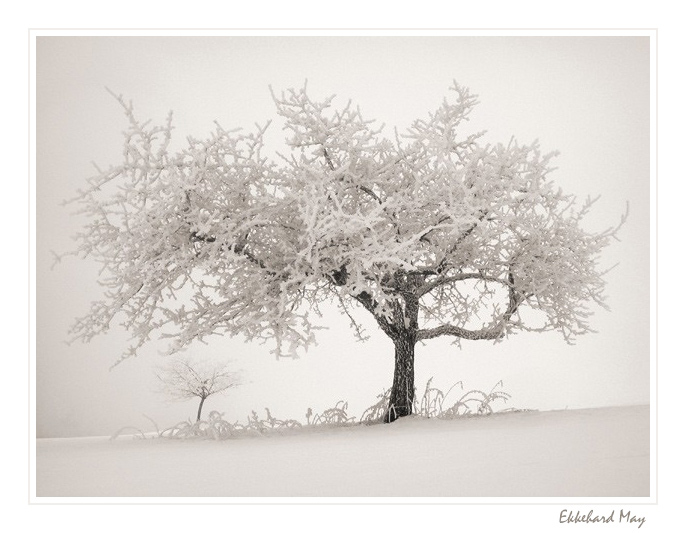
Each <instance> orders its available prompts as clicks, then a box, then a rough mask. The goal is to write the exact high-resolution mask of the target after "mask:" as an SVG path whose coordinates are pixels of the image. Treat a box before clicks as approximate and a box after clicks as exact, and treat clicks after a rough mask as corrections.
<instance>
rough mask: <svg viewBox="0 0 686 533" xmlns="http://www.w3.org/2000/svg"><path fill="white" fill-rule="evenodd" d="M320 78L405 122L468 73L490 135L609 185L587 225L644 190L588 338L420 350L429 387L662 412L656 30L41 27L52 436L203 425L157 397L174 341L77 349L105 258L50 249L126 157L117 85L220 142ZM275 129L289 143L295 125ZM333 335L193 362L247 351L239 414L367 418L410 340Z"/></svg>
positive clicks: (40, 129)
mask: <svg viewBox="0 0 686 533" xmlns="http://www.w3.org/2000/svg"><path fill="white" fill-rule="evenodd" d="M305 78H307V79H308V80H309V89H310V92H311V93H312V94H313V95H315V96H319V97H325V96H328V95H329V94H332V93H336V94H338V95H339V98H338V100H337V101H338V102H339V103H341V104H343V103H345V102H346V101H347V100H348V99H349V98H350V99H352V100H353V101H354V102H355V103H357V104H359V105H360V107H361V109H362V112H363V114H364V116H365V117H367V118H376V119H377V120H379V122H382V123H385V124H386V132H387V134H388V135H392V128H393V127H395V126H397V127H398V128H400V129H401V130H402V128H403V127H405V126H407V125H409V123H410V122H411V121H412V120H413V119H414V118H419V117H423V116H425V115H426V113H427V112H428V111H430V110H433V109H434V108H435V107H437V106H438V105H439V104H440V101H441V100H442V98H443V97H444V96H446V95H447V87H448V86H449V85H450V84H451V81H452V79H456V80H457V81H458V82H459V83H461V84H464V85H467V86H469V87H470V88H471V90H472V91H473V92H475V93H477V94H479V95H480V101H481V104H480V106H479V107H478V108H477V110H476V111H475V112H474V114H473V118H472V121H473V123H474V127H475V128H476V129H487V130H488V131H489V133H488V136H487V140H489V141H496V142H497V141H502V142H507V141H508V140H509V138H510V137H511V136H512V135H515V137H516V138H517V139H518V140H519V141H520V142H530V141H532V140H534V139H539V140H540V141H541V146H542V149H543V151H545V152H547V151H553V150H560V152H561V155H560V156H559V157H558V158H557V159H556V166H558V167H559V168H558V170H557V171H556V172H554V173H553V174H552V178H553V179H554V180H555V182H556V183H557V184H558V185H560V186H561V187H562V188H563V190H565V191H566V192H568V193H573V194H577V195H579V196H580V197H581V198H584V197H585V196H586V195H590V196H596V195H599V194H600V195H601V196H602V197H601V200H600V201H599V202H598V204H597V205H596V209H595V210H594V212H593V213H592V215H591V216H589V218H588V219H587V227H588V228H589V229H592V230H601V229H604V228H605V227H607V226H608V225H612V224H614V223H616V222H617V221H618V219H619V217H620V215H621V213H622V212H623V210H624V208H625V204H626V202H627V201H628V202H629V203H630V217H629V220H628V222H627V224H626V225H625V227H624V228H623V230H622V233H621V241H620V242H616V243H613V244H612V246H611V247H610V248H608V249H607V250H606V253H605V255H604V257H603V264H604V265H605V266H611V265H613V264H615V263H619V266H618V267H617V268H615V269H614V270H613V271H612V272H610V273H609V274H608V276H607V281H608V289H607V294H608V303H609V304H610V306H611V307H612V309H613V311H612V312H611V313H607V312H605V311H603V310H600V309H599V310H598V312H597V313H596V315H595V316H594V317H593V320H592V323H593V326H594V327H595V328H596V329H597V330H598V333H596V334H593V335H588V336H585V337H581V338H579V339H578V341H577V344H576V345H575V346H569V345H567V344H565V343H564V341H563V340H562V337H561V336H560V335H557V334H545V335H536V334H520V335H518V336H516V337H513V338H510V339H508V340H507V341H505V342H503V343H499V344H497V345H493V344H491V343H489V342H484V341H481V342H471V343H470V342H464V343H463V346H462V349H461V350H460V349H458V348H456V347H454V346H451V345H450V342H449V340H448V339H435V340H433V341H431V342H429V343H427V344H426V345H425V346H418V348H417V362H416V367H417V387H418V390H419V392H420V393H421V392H422V390H423V385H424V384H425V383H426V380H427V379H428V378H429V377H431V376H434V377H435V378H434V384H435V385H437V386H439V387H441V388H443V389H446V390H447V389H448V388H449V387H450V386H451V385H452V384H453V383H455V382H456V381H458V380H463V381H464V383H465V386H466V387H467V388H481V389H484V390H490V388H491V387H492V386H493V385H494V384H495V383H496V382H497V381H499V380H501V379H502V380H503V381H504V384H505V390H506V391H507V392H509V393H511V394H512V396H513V398H512V401H511V404H510V406H513V407H521V408H531V409H564V408H580V407H594V406H607V405H626V404H637V403H648V401H649V398H650V379H649V378H650V375H649V374H650V372H649V370H650V323H649V322H650V309H649V295H650V282H649V280H650V272H649V258H650V253H649V252H650V251H649V232H650V224H649V221H650V218H649V214H650V213H649V207H650V195H649V184H650V181H649V140H650V131H649V120H650V109H649V97H650V94H649V81H650V80H649V39H648V38H647V37H612V38H611V37H550V38H542V37H521V38H511V37H488V38H487V37H479V38H469V37H397V38H390V37H384V38H381V37H377V38H371V37H364V38H361V37H339V38H334V37H322V38H312V37H309V38H304V37H303V38H296V37H288V38H287V37H264V38H256V37H250V38H247V37H245V38H242V37H227V38H195V37H194V38H191V37H170V38H152V37H149V38H138V37H137V38H129V37H93V38H90V37H39V38H38V45H37V79H36V91H37V109H36V111H37V117H36V120H37V199H36V201H37V215H36V216H37V250H36V263H37V273H36V276H37V279H36V289H37V321H36V325H37V345H36V394H37V404H36V405H37V436H38V437H47V436H80V435H107V434H111V433H113V432H115V431H116V430H117V429H119V428H120V427H121V426H124V425H137V426H140V427H143V428H145V429H151V426H150V423H149V422H148V421H147V420H146V419H144V418H143V417H142V414H143V413H144V414H146V415H148V416H150V417H152V418H153V419H155V420H156V421H157V422H158V424H160V425H161V426H164V425H168V424H172V423H175V422H177V421H179V420H181V419H184V418H186V417H189V416H192V415H193V412H194V410H195V406H194V405H193V404H190V403H189V404H172V403H168V402H166V401H165V398H164V396H161V395H159V394H156V393H154V392H153V389H154V388H155V387H156V383H155V378H154V375H153V372H152V369H153V367H154V366H155V365H157V364H160V363H161V362H163V360H162V358H161V356H160V355H159V354H158V350H159V349H160V348H161V346H160V345H154V344H151V345H150V346H149V347H148V348H147V349H146V350H145V353H144V355H143V356H141V357H139V358H137V359H134V360H129V361H125V362H124V363H122V364H121V365H119V366H117V367H115V368H114V369H113V370H111V371H110V370H109V367H110V366H111V365H112V363H113V362H114V361H115V360H116V359H117V358H118V357H119V355H120V353H121V352H122V351H123V350H124V348H125V347H126V346H127V342H126V341H127V334H126V332H124V331H121V330H117V329H116V328H115V329H114V331H112V332H111V333H109V334H108V335H107V336H104V337H101V338H98V339H96V340H95V341H93V342H92V343H90V344H85V345H84V344H74V345H72V346H67V345H65V343H64V341H65V340H66V338H67V333H66V332H67V329H68V327H69V325H70V324H71V322H72V321H73V320H74V318H75V317H76V316H79V315H81V314H83V313H85V312H86V311H87V310H88V306H89V304H90V302H91V301H92V300H94V299H96V298H97V297H98V296H99V289H98V286H97V283H96V280H97V265H94V264H92V263H91V262H88V261H79V260H76V259H73V258H68V259H66V260H65V261H63V262H62V263H61V264H60V265H57V266H56V267H55V268H51V267H52V255H51V250H54V251H57V252H63V251H66V250H69V249H70V248H71V246H72V241H71V238H70V237H71V235H73V234H74V233H75V232H76V231H78V229H79V227H80V226H81V225H82V224H83V220H82V219H80V218H79V217H78V216H73V215H72V214H71V211H72V210H71V209H70V208H68V207H66V208H65V207H62V206H61V205H60V203H61V202H62V200H64V199H66V198H69V197H71V196H73V195H74V193H75V191H76V189H78V188H79V187H81V186H83V184H84V183H85V179H86V178H87V177H88V176H90V175H91V174H92V173H93V172H94V170H93V167H92V166H91V164H90V162H91V161H95V162H97V163H98V164H99V165H101V166H107V165H108V164H110V163H117V162H118V161H119V158H120V153H121V143H122V136H121V131H122V130H123V129H124V128H125V127H126V119H125V117H124V115H123V113H122V111H121V108H120V107H119V105H118V104H117V102H115V101H114V99H113V98H112V97H111V96H110V95H109V94H108V93H107V92H106V91H105V89H104V86H107V87H109V88H111V89H112V90H113V91H114V92H116V93H122V94H123V95H124V96H125V98H127V99H128V98H130V99H132V100H133V101H134V105H135V108H136V110H137V114H138V116H139V118H143V119H147V118H151V119H153V121H156V122H161V121H163V120H164V118H165V117H166V114H167V112H168V111H169V110H170V109H173V110H174V114H175V126H176V140H175V144H174V147H176V148H178V147H180V146H182V145H183V142H184V139H185V136H186V135H193V136H198V137H203V136H205V135H206V134H207V133H209V132H210V131H211V130H212V129H213V120H215V119H216V120H218V121H219V122H220V123H221V124H222V125H223V126H224V127H235V126H243V127H246V128H250V127H251V126H252V124H253V123H254V122H259V123H264V122H266V121H267V120H269V119H271V118H273V115H274V112H273V104H272V102H271V97H270V95H269V90H268V85H269V84H272V85H273V87H274V88H275V90H277V91H278V90H280V89H285V88H288V87H299V86H301V85H302V83H303V81H304V79H305ZM279 129H280V128H279V126H278V124H274V125H273V127H272V130H271V132H270V134H269V138H270V141H271V142H273V143H274V145H275V146H276V147H277V148H281V147H282V145H280V144H279V142H280V140H281V139H282V134H281V132H280V131H279ZM324 324H325V325H327V326H329V327H330V329H329V330H327V331H322V332H320V334H319V335H318V340H319V345H318V346H317V347H314V348H313V349H311V350H310V351H309V352H307V353H303V354H302V356H301V358H300V359H297V360H281V361H276V360H274V357H273V355H271V354H270V353H269V350H270V348H271V347H270V346H261V345H254V344H245V343H243V342H242V341H241V339H240V338H235V339H217V340H215V341H213V342H212V343H211V344H210V345H209V346H204V345H199V346H197V347H192V348H191V349H190V350H189V353H192V354H195V355H203V356H207V357H213V358H218V359H223V358H230V359H232V360H233V361H234V363H233V366H234V368H236V369H242V370H243V375H244V381H245V383H244V385H243V386H242V387H239V388H237V389H233V390H232V391H231V392H229V393H227V394H226V395H224V396H220V397H214V398H212V399H210V400H208V402H207V406H206V409H217V410H219V411H221V412H224V413H225V415H226V418H228V419H229V420H232V421H233V420H235V419H237V418H243V417H245V416H247V415H248V414H249V413H250V411H251V410H252V409H256V410H261V409H262V408H264V407H269V408H271V410H272V412H273V414H275V415H277V416H279V417H281V418H284V417H293V418H298V419H301V420H303V419H304V414H305V411H306V410H307V407H312V408H313V409H315V410H323V409H325V408H327V407H331V406H333V404H335V403H336V401H338V400H340V399H345V400H348V401H349V404H350V411H351V412H352V414H359V413H361V411H362V410H363V409H364V407H366V406H367V405H370V404H372V403H373V402H374V401H375V399H376V395H377V394H379V393H380V392H381V390H382V389H383V388H387V387H389V386H390V384H391V381H392V363H393V361H392V347H391V345H390V343H389V342H387V340H386V338H385V337H384V336H383V334H382V333H381V332H380V331H378V330H375V329H374V326H373V325H372V324H370V327H369V332H370V333H371V340H370V341H369V342H367V343H364V344H360V343H356V342H355V341H354V338H353V335H352V333H351V331H350V330H349V326H348V323H347V322H346V320H344V319H343V318H339V317H338V315H337V313H336V312H335V311H332V312H331V313H329V314H328V315H327V317H326V319H325V321H324Z"/></svg>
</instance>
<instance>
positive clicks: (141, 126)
mask: <svg viewBox="0 0 686 533" xmlns="http://www.w3.org/2000/svg"><path fill="white" fill-rule="evenodd" d="M451 90H452V97H451V99H445V100H444V101H443V103H442V105H441V106H440V107H439V108H438V109H437V110H436V111H435V112H433V113H429V114H428V116H427V117H426V118H424V119H419V120H416V121H415V122H414V123H413V124H412V125H411V126H410V127H409V128H408V129H407V131H406V132H405V133H404V134H399V133H397V132H396V133H395V135H394V136H393V137H392V138H390V139H389V138H386V137H384V136H383V135H382V131H381V129H375V128H374V126H373V121H368V120H365V119H363V118H362V115H361V114H360V111H359V109H357V108H356V107H354V106H352V105H351V104H350V103H348V104H347V105H345V106H343V107H340V108H338V109H336V108H334V107H333V105H332V101H333V97H331V98H327V99H325V100H323V101H316V100H313V99H312V98H311V97H310V96H309V94H308V92H307V85H305V87H303V88H302V89H299V90H293V89H291V90H288V91H286V92H284V93H281V94H280V95H278V94H274V93H272V96H273V100H274V102H275V104H276V112H277V114H278V115H279V117H281V118H280V120H281V121H282V122H283V123H284V129H285V130H287V131H288V132H289V138H288V139H287V146H288V152H287V153H286V154H279V155H278V157H276V156H275V157H274V158H270V157H267V156H266V155H265V151H266V150H265V148H264V134H265V131H266V128H267V126H265V127H259V126H258V127H257V129H256V131H254V132H252V133H243V132H241V131H240V130H238V131H235V130H234V131H228V130H225V129H223V128H222V127H221V126H219V125H218V124H217V126H216V130H215V131H214V133H213V134H212V135H211V136H209V138H207V139H205V140H197V139H192V138H189V139H188V145H187V146H186V147H185V148H184V149H182V150H180V151H178V152H176V153H170V150H169V143H170V140H171V133H172V125H171V124H172V123H171V114H170V116H169V118H168V120H167V122H166V123H165V124H164V125H162V126H150V125H148V124H147V123H141V122H139V121H138V120H137V118H136V117H135V116H134V113H133V107H132V105H131V104H130V103H127V102H125V101H124V100H123V99H122V98H121V97H117V98H118V99H119V102H120V103H121V104H122V106H123V107H124V110H125V113H126V115H127V116H128V121H129V129H128V131H127V132H126V133H125V143H124V160H123V162H122V163H121V164H119V165H117V166H113V167H111V168H109V169H108V170H101V171H100V170H99V171H98V174H97V175H96V176H94V177H93V178H92V179H91V180H90V184H89V187H88V188H87V189H85V190H83V191H81V192H80V194H79V196H78V198H77V201H78V202H79V203H80V204H81V207H82V210H83V212H84V213H85V214H86V215H87V216H88V217H89V219H90V220H89V223H88V224H87V226H86V227H85V229H84V231H83V232H81V233H80V234H79V235H78V236H77V241H78V247H77V251H76V253H78V254H83V255H85V256H91V257H93V258H94V259H95V260H97V261H98V262H100V263H101V264H102V267H103V270H102V271H103V275H102V278H101V283H102V285H103V286H104V287H105V289H106V292H105V294H104V298H103V299H102V300H101V301H98V302H96V303H94V304H93V306H92V308H91V311H90V313H89V314H88V315H87V316H85V317H84V318H82V319H80V320H79V321H77V322H76V324H75V326H74V328H73V331H72V333H73V334H74V337H75V338H82V339H84V340H89V339H90V338H92V337H93V336H94V335H96V334H99V333H101V332H102V331H104V330H107V328H108V327H109V325H110V323H111V322H112V320H113V319H114V318H115V317H116V316H118V315H119V316H121V317H123V325H124V327H126V328H127V329H129V330H130V331H131V332H132V334H133V338H134V341H135V342H134V343H133V345H132V346H131V347H130V348H129V350H128V351H127V352H126V354H125V356H126V355H132V354H135V353H136V351H137V350H138V349H139V348H140V347H141V346H142V345H143V344H144V343H146V342H147V341H148V340H150V339H151V336H152V334H153V333H159V334H160V336H161V337H169V338H171V339H172V340H171V345H170V351H175V350H179V349H182V348H183V347H185V346H187V345H188V344H189V343H191V342H192V341H193V340H202V339H204V338H205V337H207V336H209V335H212V334H220V335H221V334H228V335H235V334H242V335H244V336H245V337H246V338H247V339H249V340H255V339H273V340H274V341H275V346H276V348H275V351H276V354H277V356H282V355H288V354H291V355H292V354H293V353H294V351H295V350H296V349H297V348H298V347H299V346H307V345H308V344H310V343H311V342H312V341H313V329H314V328H313V327H312V322H311V321H310V318H309V315H308V312H312V311H314V312H315V313H317V312H318V311H319V306H320V304H322V303H323V302H330V301H333V302H336V303H337V305H338V306H339V308H340V310H341V312H342V316H344V317H347V319H349V320H351V321H352V323H353V325H354V326H355V331H356V333H357V335H358V336H359V337H360V339H362V338H363V337H364V335H365V334H364V332H363V330H362V329H361V328H360V326H359V324H358V323H357V322H356V319H355V318H354V316H355V313H357V312H358V309H361V310H363V311H364V312H367V313H370V314H371V316H372V317H373V319H374V321H375V322H376V324H377V325H378V327H379V329H380V330H381V331H382V332H383V333H384V334H386V335H387V336H388V337H389V338H390V339H391V341H392V342H393V344H394V346H395V371H394V376H393V385H392V390H391V396H390V405H389V406H388V412H387V415H386V420H387V421H393V420H395V419H396V418H397V417H400V416H405V415H408V414H410V413H411V410H412V402H413V398H414V353H415V345H416V343H417V342H422V341H428V340H430V339H432V338H435V337H439V336H451V337H453V338H454V339H455V340H456V341H458V342H459V340H460V339H469V340H491V341H497V340H500V339H502V338H504V337H505V336H507V335H508V334H510V333H513V332H516V331H539V332H542V331H548V330H557V331H559V332H561V333H562V335H563V336H564V338H565V339H566V340H568V341H569V342H571V341H573V339H574V338H575V337H576V336H577V335H580V334H584V333H587V332H589V331H590V330H591V329H590V326H589V323H588V318H589V315H590V313H591V309H590V307H589V304H598V305H601V306H602V305H604V302H603V289H604V285H605V282H604V279H603V272H601V271H600V268H599V264H598V262H599V261H598V260H599V254H600V252H601V251H602V250H603V248H604V247H605V246H606V245H607V244H608V243H609V241H610V239H611V238H612V237H613V236H615V234H616V231H617V229H618V227H614V228H609V229H607V230H606V231H602V232H600V233H592V232H588V231H586V230H584V229H583V228H582V224H581V223H582V219H583V217H584V215H585V214H586V213H587V212H588V210H589V208H590V207H591V205H592V203H593V202H592V201H590V200H589V201H586V202H585V203H583V204H582V205H580V206H578V207H577V204H576V200H575V198H574V197H573V196H569V195H565V194H563V193H562V191H560V190H559V189H558V188H557V187H556V186H555V185H554V183H553V182H552V181H550V179H549V178H548V174H549V172H550V171H551V167H550V160H551V158H552V157H553V156H554V155H555V154H547V155H544V154H542V153H541V152H540V150H539V147H538V145H537V144H536V143H533V144H530V145H522V144H519V143H517V142H516V141H515V140H514V139H513V140H511V141H510V142H509V143H508V144H507V145H503V144H495V145H490V144H482V143H481V142H480V138H481V137H482V134H481V133H474V134H469V135H465V134H462V132H461V129H462V128H461V126H462V125H463V123H464V122H465V121H467V120H468V119H469V115H470V114H471V112H472V111H473V109H474V107H475V105H476V104H477V99H476V96H475V95H473V94H471V93H470V92H469V90H468V89H466V88H464V87H461V86H459V85H457V84H454V85H453V86H452V87H451ZM527 309H528V310H529V311H526V310H527ZM531 311H534V312H531ZM525 318H526V320H524V319H525Z"/></svg>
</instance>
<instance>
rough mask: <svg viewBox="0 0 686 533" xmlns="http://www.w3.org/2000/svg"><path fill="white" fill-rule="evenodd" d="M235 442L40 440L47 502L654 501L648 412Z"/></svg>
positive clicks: (402, 423)
mask: <svg viewBox="0 0 686 533" xmlns="http://www.w3.org/2000/svg"><path fill="white" fill-rule="evenodd" d="M314 429H315V430H314V431H312V430H310V431H305V430H301V431H299V432H291V433H288V434H280V435H273V436H267V437H252V438H242V439H236V440H227V441H197V440H196V441H175V440H168V439H157V438H155V439H130V438H124V439H122V438H119V439H116V440H114V441H111V440H109V439H108V438H106V437H92V438H73V439H72V438H64V439H38V441H37V446H36V495H37V496H38V497H41V496H77V497H84V496H128V497H134V496H150V497H163V496H181V497H189V496H204V497H214V496H252V497H278V496H305V497H317V496H329V497H339V496H340V497H348V496H351V497H367V496H371V497H374V496H384V497H396V496H413V497H421V496H433V497H455V496H460V497H464V496H475V497H499V496H512V497H516V496H528V497H545V496H558V497H575V496H585V497H599V496H609V497H627V496H628V497H631V496H645V497H647V496H650V410H649V407H648V406H636V407H616V408H603V409H585V410H574V411H548V412H535V411H533V412H520V413H505V414H497V415H492V416H490V417H481V418H469V419H467V418H465V419H459V420H436V419H432V420H426V419H402V420H399V421H398V422H395V423H393V424H390V425H377V426H367V427H362V426H356V427H348V428H326V429H321V428H314Z"/></svg>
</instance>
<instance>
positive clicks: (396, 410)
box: [384, 332, 416, 423]
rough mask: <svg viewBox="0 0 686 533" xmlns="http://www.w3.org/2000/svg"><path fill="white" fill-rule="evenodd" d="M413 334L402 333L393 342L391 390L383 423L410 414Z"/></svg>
mask: <svg viewBox="0 0 686 533" xmlns="http://www.w3.org/2000/svg"><path fill="white" fill-rule="evenodd" d="M414 337H415V336H414V334H413V333H410V332H405V333H403V334H402V335H401V336H400V337H399V338H398V339H396V340H395V370H394V372H393V388H392V389H391V398H390V402H389V404H388V411H386V415H385V416H384V422H387V423H388V422H393V421H395V420H397V419H398V418H400V417H401V416H407V415H410V414H412V403H413V402H414V345H415V342H416V341H415V338H414Z"/></svg>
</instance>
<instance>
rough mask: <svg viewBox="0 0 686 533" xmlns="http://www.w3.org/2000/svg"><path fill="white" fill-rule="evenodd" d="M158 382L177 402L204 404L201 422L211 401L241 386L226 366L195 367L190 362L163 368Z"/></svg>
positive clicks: (202, 364)
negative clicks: (204, 410) (206, 401)
mask: <svg viewBox="0 0 686 533" xmlns="http://www.w3.org/2000/svg"><path fill="white" fill-rule="evenodd" d="M157 379H159V380H160V382H161V383H162V385H163V388H162V392H164V393H165V394H168V395H169V396H170V397H171V398H173V399H175V400H192V399H193V398H198V399H199V400H200V404H199V405H198V417H197V420H200V416H201V415H202V406H203V404H204V403H205V400H206V399H207V398H209V397H210V396H212V395H213V394H219V393H220V392H223V391H225V390H227V389H229V388H232V387H236V386H238V385H239V384H240V379H239V378H238V374H237V373H235V372H230V371H229V369H228V367H227V365H225V364H224V365H222V364H210V363H208V362H195V363H194V362H191V361H190V360H189V359H174V360H173V361H171V362H170V363H168V364H166V365H165V366H163V367H161V368H160V369H159V371H158V372H157Z"/></svg>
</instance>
